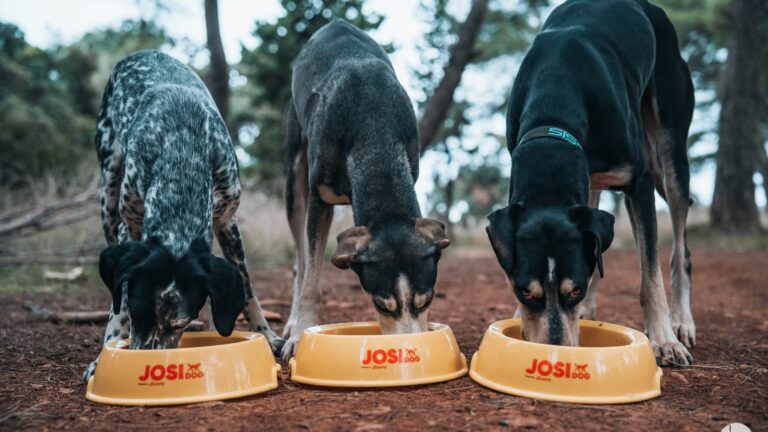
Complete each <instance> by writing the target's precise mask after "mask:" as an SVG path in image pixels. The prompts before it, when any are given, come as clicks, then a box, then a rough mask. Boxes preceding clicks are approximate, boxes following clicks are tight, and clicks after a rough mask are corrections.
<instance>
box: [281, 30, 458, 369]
mask: <svg viewBox="0 0 768 432" xmlns="http://www.w3.org/2000/svg"><path fill="white" fill-rule="evenodd" d="M292 90H293V95H292V96H293V97H292V101H291V102H290V103H289V105H288V107H287V108H286V111H285V121H284V123H285V125H284V129H285V134H286V146H287V147H288V151H289V155H290V162H291V166H290V167H289V170H288V184H287V193H286V195H287V199H286V201H287V210H288V222H289V224H290V226H291V232H292V233H293V238H294V241H295V252H296V260H295V266H294V281H293V306H292V308H291V315H290V318H289V320H288V322H287V325H286V327H285V331H284V334H283V336H284V337H289V339H288V341H287V342H286V344H285V346H284V348H283V358H284V359H287V358H289V357H291V355H292V354H293V351H294V349H295V345H296V343H297V342H298V339H299V337H300V336H301V333H302V331H304V329H306V328H307V327H310V326H312V325H316V324H317V319H318V318H317V315H318V309H319V307H320V299H321V293H320V288H319V286H318V282H319V278H320V267H321V265H322V259H323V252H324V251H325V244H326V242H327V240H328V230H329V229H330V227H331V222H332V220H333V208H334V205H338V204H351V205H352V211H353V213H354V220H355V227H353V228H350V229H348V230H346V231H344V232H342V233H341V234H339V236H338V243H339V244H338V248H337V250H336V253H335V254H334V256H333V258H332V260H331V261H332V263H333V264H334V265H335V266H336V267H339V268H342V269H347V268H351V269H352V270H353V271H354V272H355V273H357V275H358V277H359V278H360V282H361V284H362V286H363V289H364V290H365V292H366V293H367V294H368V295H370V296H371V299H372V301H373V304H374V306H375V308H376V310H377V311H378V312H379V320H380V322H381V326H382V330H383V331H384V332H385V333H409V332H418V331H426V329H427V328H426V323H427V308H429V305H430V303H431V301H432V296H433V289H434V284H435V278H436V275H437V262H438V259H439V258H440V250H441V249H442V248H445V247H447V246H448V245H449V243H450V242H449V241H448V239H447V238H446V237H445V233H444V226H443V224H442V223H441V222H438V221H435V220H431V219H424V218H422V217H421V213H420V211H419V204H418V202H417V201H416V193H415V191H414V183H415V182H416V178H417V176H418V167H419V144H418V139H417V130H416V119H415V116H414V113H413V107H412V105H411V101H410V100H409V99H408V95H407V94H406V93H405V90H403V88H402V86H401V85H400V83H399V82H398V81H397V77H396V76H395V72H394V70H393V68H392V65H391V64H390V62H389V59H388V58H387V54H386V53H385V52H384V50H383V49H382V48H381V47H380V46H379V45H378V44H377V43H376V42H375V41H374V40H373V39H371V38H370V37H369V36H368V35H366V34H365V33H363V32H362V31H361V30H360V29H358V28H356V27H354V26H352V25H350V24H348V23H346V22H344V21H341V20H336V21H333V22H331V23H330V24H328V25H326V26H325V27H323V28H322V29H320V30H319V31H318V32H317V33H315V34H314V35H313V36H312V38H311V39H310V40H309V41H308V42H307V44H306V45H305V46H304V48H303V49H302V51H301V52H300V53H299V55H298V57H297V58H296V60H295V63H294V69H293V89H292Z"/></svg>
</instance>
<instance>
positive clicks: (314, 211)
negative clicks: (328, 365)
mask: <svg viewBox="0 0 768 432" xmlns="http://www.w3.org/2000/svg"><path fill="white" fill-rule="evenodd" d="M314 192H315V191H313V193H312V196H310V198H309V203H308V208H307V241H308V245H307V246H308V247H307V261H306V265H305V273H304V280H303V281H302V282H303V283H302V286H301V291H300V293H299V301H298V305H297V310H296V312H297V316H296V323H295V325H294V327H293V328H292V329H291V335H290V337H289V338H288V340H287V341H286V343H285V346H284V347H283V353H282V357H283V360H286V361H287V360H288V359H290V358H291V357H292V356H293V354H294V351H295V349H296V344H297V343H298V342H299V338H300V337H301V334H302V333H303V332H304V330H306V329H307V328H309V327H312V326H314V325H317V322H318V312H319V310H320V303H321V301H322V292H321V290H320V271H321V269H322V266H323V255H324V253H325V245H326V243H327V242H328V232H329V231H330V229H331V223H332V222H333V206H332V205H328V204H325V203H324V202H322V200H321V199H320V198H319V197H318V196H317V195H316V194H315V193H314Z"/></svg>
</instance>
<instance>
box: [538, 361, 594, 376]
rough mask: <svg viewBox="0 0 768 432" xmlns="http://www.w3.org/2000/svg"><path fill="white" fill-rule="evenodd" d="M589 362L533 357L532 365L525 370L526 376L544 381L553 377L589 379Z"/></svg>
mask: <svg viewBox="0 0 768 432" xmlns="http://www.w3.org/2000/svg"><path fill="white" fill-rule="evenodd" d="M587 366H588V365H587V364H586V363H584V364H577V363H570V362H554V363H552V362H550V361H549V360H539V359H533V363H532V364H531V367H529V368H528V369H526V370H525V376H526V377H528V378H533V379H537V380H542V381H551V380H552V378H562V379H585V380H588V379H589V371H587Z"/></svg>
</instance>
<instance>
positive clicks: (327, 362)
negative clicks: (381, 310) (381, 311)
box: [290, 322, 467, 387]
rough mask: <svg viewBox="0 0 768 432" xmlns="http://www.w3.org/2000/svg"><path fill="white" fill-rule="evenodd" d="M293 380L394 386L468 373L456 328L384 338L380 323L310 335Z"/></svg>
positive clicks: (315, 330) (295, 361) (302, 343)
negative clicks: (455, 331) (456, 335)
mask: <svg viewBox="0 0 768 432" xmlns="http://www.w3.org/2000/svg"><path fill="white" fill-rule="evenodd" d="M290 367H291V380H293V381H296V382H299V383H303V384H312V385H319V386H328V387H393V386H408V385H417V384H428V383H435V382H440V381H448V380H452V379H454V378H458V377H461V376H464V375H465V374H466V373H467V360H466V358H464V355H463V354H461V352H460V351H459V346H458V344H457V343H456V338H455V337H454V336H453V332H452V331H451V329H450V327H448V326H447V325H444V324H436V323H429V331H428V332H423V333H411V334H402V335H382V334H381V327H379V324H378V323H375V322H359V323H344V324H330V325H322V326H316V327H312V328H309V329H307V330H305V331H304V333H303V334H302V335H301V339H300V340H299V344H298V346H297V347H296V355H295V357H294V358H292V359H291V360H290Z"/></svg>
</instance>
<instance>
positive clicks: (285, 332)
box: [283, 317, 296, 339]
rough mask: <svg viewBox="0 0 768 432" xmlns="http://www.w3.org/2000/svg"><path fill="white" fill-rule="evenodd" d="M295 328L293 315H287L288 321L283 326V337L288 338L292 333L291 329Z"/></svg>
mask: <svg viewBox="0 0 768 432" xmlns="http://www.w3.org/2000/svg"><path fill="white" fill-rule="evenodd" d="M294 328H296V320H295V319H294V318H293V317H288V321H286V323H285V327H283V338H285V339H288V338H289V337H291V334H293V329H294Z"/></svg>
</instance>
